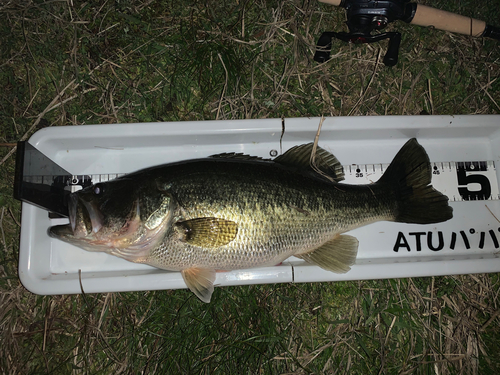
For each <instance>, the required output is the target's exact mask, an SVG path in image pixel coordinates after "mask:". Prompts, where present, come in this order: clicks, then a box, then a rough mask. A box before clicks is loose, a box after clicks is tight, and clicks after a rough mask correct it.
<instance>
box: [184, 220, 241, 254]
mask: <svg viewBox="0 0 500 375" xmlns="http://www.w3.org/2000/svg"><path fill="white" fill-rule="evenodd" d="M176 226H177V228H178V230H179V231H180V236H181V240H182V241H184V242H187V243H189V244H191V245H194V246H201V247H210V248H216V247H219V246H223V245H227V244H228V243H230V242H231V241H232V240H234V238H235V237H236V235H237V234H238V224H236V223H235V222H234V221H231V220H225V219H220V218H216V217H202V218H196V219H191V220H185V221H180V222H178V223H176Z"/></svg>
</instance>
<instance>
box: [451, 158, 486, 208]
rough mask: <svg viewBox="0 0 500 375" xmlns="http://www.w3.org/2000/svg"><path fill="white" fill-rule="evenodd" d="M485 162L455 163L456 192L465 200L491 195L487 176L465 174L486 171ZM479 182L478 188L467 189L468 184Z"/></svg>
mask: <svg viewBox="0 0 500 375" xmlns="http://www.w3.org/2000/svg"><path fill="white" fill-rule="evenodd" d="M486 170H487V165H486V163H485V162H471V163H467V164H466V163H464V162H459V163H457V178H458V192H459V193H460V195H461V196H462V199H463V200H465V201H475V200H480V199H488V198H489V197H490V196H491V183H490V180H489V179H488V177H486V176H484V175H482V174H470V173H469V174H467V172H472V171H474V172H480V171H486ZM474 183H475V184H479V186H480V187H481V188H480V189H479V190H472V191H471V190H469V185H470V184H474Z"/></svg>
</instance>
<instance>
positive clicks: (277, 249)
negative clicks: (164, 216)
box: [147, 160, 394, 270]
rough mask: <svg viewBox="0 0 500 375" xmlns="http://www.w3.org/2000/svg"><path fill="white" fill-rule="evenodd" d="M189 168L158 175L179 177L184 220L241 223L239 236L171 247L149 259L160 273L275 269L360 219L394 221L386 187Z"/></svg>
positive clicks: (216, 164)
mask: <svg viewBox="0 0 500 375" xmlns="http://www.w3.org/2000/svg"><path fill="white" fill-rule="evenodd" d="M179 167H180V166H179ZM182 167H183V168H186V167H187V168H189V169H191V170H192V172H190V175H188V176H182V175H181V174H179V173H177V172H176V171H175V170H172V171H168V169H165V170H163V171H161V170H158V171H155V172H156V173H158V174H159V175H160V176H162V175H171V176H180V177H174V178H172V179H169V178H164V182H163V184H165V187H166V189H165V190H166V191H167V192H168V193H169V194H171V196H172V197H173V199H174V200H176V201H177V202H178V204H179V209H178V210H179V212H178V214H176V216H177V217H178V220H181V221H182V220H190V219H194V218H198V217H218V218H222V219H227V220H231V221H234V222H236V223H237V224H238V234H237V236H236V238H235V239H234V240H233V241H231V242H230V243H229V244H227V245H225V246H221V247H219V248H217V249H211V248H206V249H203V248H200V247H198V246H191V245H186V244H185V243H182V242H178V241H174V240H171V241H168V240H167V241H164V243H163V244H162V246H160V247H159V248H157V249H156V250H155V251H154V252H153V253H152V254H151V256H150V257H149V258H148V260H147V262H148V263H150V262H151V263H154V264H155V265H156V266H157V267H161V268H165V267H170V268H171V269H176V270H177V269H178V270H181V269H183V268H185V267H186V266H188V265H192V266H196V267H215V268H217V269H222V270H231V269H240V268H248V267H254V266H256V265H261V266H266V265H273V264H277V263H279V262H281V261H283V260H284V259H286V258H288V257H289V256H290V255H293V254H295V253H298V252H299V251H300V252H307V251H309V250H311V249H314V248H316V247H317V246H319V245H320V244H321V243H324V242H325V241H327V240H328V239H331V238H333V237H335V236H336V235H337V234H338V233H341V232H345V231H347V230H350V229H351V228H353V227H354V226H359V224H360V219H361V223H362V225H363V224H366V223H369V222H374V221H377V220H384V219H385V220H388V219H391V218H392V216H393V214H392V213H391V211H393V210H394V207H391V202H393V201H394V200H393V199H391V197H392V196H391V192H390V191H389V189H387V188H385V187H382V188H381V187H376V186H374V187H371V188H369V187H366V186H348V185H345V186H342V185H339V184H336V183H333V182H330V181H327V180H325V179H322V178H319V177H318V176H316V175H315V174H313V172H307V173H298V172H297V171H294V170H293V169H290V168H283V167H277V166H275V165H273V164H270V163H269V164H263V163H253V162H250V163H241V162H238V163H236V162H234V161H232V160H227V161H220V160H208V161H202V162H193V163H192V165H191V166H189V165H187V164H186V165H184V166H182ZM159 179H162V177H159ZM160 188H161V187H160ZM392 206H394V205H392ZM170 235H172V236H173V237H175V234H174V233H173V232H170Z"/></svg>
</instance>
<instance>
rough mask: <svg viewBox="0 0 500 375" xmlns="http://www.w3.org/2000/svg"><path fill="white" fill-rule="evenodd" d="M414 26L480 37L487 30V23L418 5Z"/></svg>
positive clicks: (412, 21)
mask: <svg viewBox="0 0 500 375" xmlns="http://www.w3.org/2000/svg"><path fill="white" fill-rule="evenodd" d="M410 23H411V24H412V25H418V26H433V27H435V28H436V29H439V30H444V31H450V32H453V33H458V34H464V35H470V36H475V37H480V36H482V35H483V33H484V30H485V28H486V22H484V21H480V20H476V19H474V18H470V17H465V16H461V15H459V14H455V13H451V12H447V11H444V10H440V9H435V8H431V7H428V6H426V5H421V4H418V5H417V9H416V11H415V15H414V17H413V19H412V20H411V22H410Z"/></svg>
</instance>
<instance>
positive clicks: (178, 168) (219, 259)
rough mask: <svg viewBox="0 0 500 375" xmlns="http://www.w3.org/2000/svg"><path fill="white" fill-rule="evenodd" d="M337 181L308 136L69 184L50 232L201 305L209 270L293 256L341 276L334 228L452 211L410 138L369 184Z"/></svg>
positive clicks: (344, 241)
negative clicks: (175, 280)
mask: <svg viewBox="0 0 500 375" xmlns="http://www.w3.org/2000/svg"><path fill="white" fill-rule="evenodd" d="M311 156H312V158H311ZM311 160H314V163H311ZM343 178H344V174H343V170H342V166H341V164H340V163H339V161H338V160H337V159H336V158H335V157H334V156H333V155H332V154H331V153H329V152H327V151H326V150H324V149H322V148H320V147H314V145H313V144H312V143H310V144H305V145H301V146H295V147H293V148H291V149H290V150H288V151H287V152H285V153H284V154H283V155H280V156H278V157H277V158H275V159H274V160H268V159H261V158H258V157H252V156H248V155H242V154H235V153H226V154H220V155H214V156H212V157H208V158H203V159H194V160H187V161H182V162H177V163H171V164H166V165H160V166H156V167H151V168H147V169H144V170H141V171H138V172H134V173H131V174H128V175H125V176H122V177H120V178H117V179H115V180H112V181H109V182H105V183H98V184H95V185H93V186H89V187H87V188H85V189H83V190H80V191H78V192H75V193H72V194H71V195H70V199H69V203H68V205H69V212H70V215H69V219H70V224H67V225H60V226H55V227H51V228H50V230H49V234H50V236H52V237H55V238H58V239H60V240H63V241H66V242H68V243H70V244H73V245H76V246H79V247H81V248H83V249H85V250H88V251H102V252H106V253H108V254H112V255H116V256H118V257H121V258H124V259H126V260H128V261H131V262H137V263H144V264H148V265H151V266H154V267H158V268H161V269H165V270H171V271H180V272H181V273H182V276H183V278H184V281H185V282H186V285H187V286H188V287H189V289H190V290H191V291H193V292H194V293H195V294H196V295H197V296H198V297H199V298H200V299H201V300H202V301H204V302H210V298H211V296H212V292H213V290H214V285H213V283H214V281H215V274H216V271H218V270H235V269H243V268H251V267H261V266H272V265H276V264H279V263H280V262H282V261H283V260H285V259H286V258H288V257H290V256H292V255H294V256H296V257H298V258H301V259H304V260H305V261H306V262H309V263H312V264H315V265H318V266H319V267H321V268H324V269H326V270H329V271H333V272H337V273H344V272H347V271H349V270H350V267H351V266H352V265H353V264H354V262H355V260H356V255H357V250H358V241H357V239H356V238H354V237H353V236H350V235H347V234H343V233H345V232H347V231H349V230H352V229H354V228H358V227H360V226H363V225H367V224H370V223H373V222H376V221H381V220H387V221H396V222H405V223H418V224H430V223H438V222H442V221H446V220H448V219H450V218H451V217H452V208H451V207H449V205H448V198H447V197H446V196H445V195H443V194H441V193H440V192H438V191H436V190H435V189H434V188H433V187H432V186H431V185H430V183H431V168H430V163H429V158H428V156H427V153H426V152H425V150H424V149H423V147H422V146H420V145H419V144H418V142H417V141H416V140H415V139H411V140H409V141H408V142H407V143H406V144H405V145H404V146H403V147H402V149H401V150H400V151H399V152H398V154H397V155H396V156H395V158H394V160H393V161H392V163H391V164H390V166H389V167H388V168H387V170H386V171H385V173H384V174H383V176H382V177H381V178H380V179H379V180H378V181H377V182H375V183H372V184H369V185H348V184H342V183H340V181H342V180H343Z"/></svg>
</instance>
